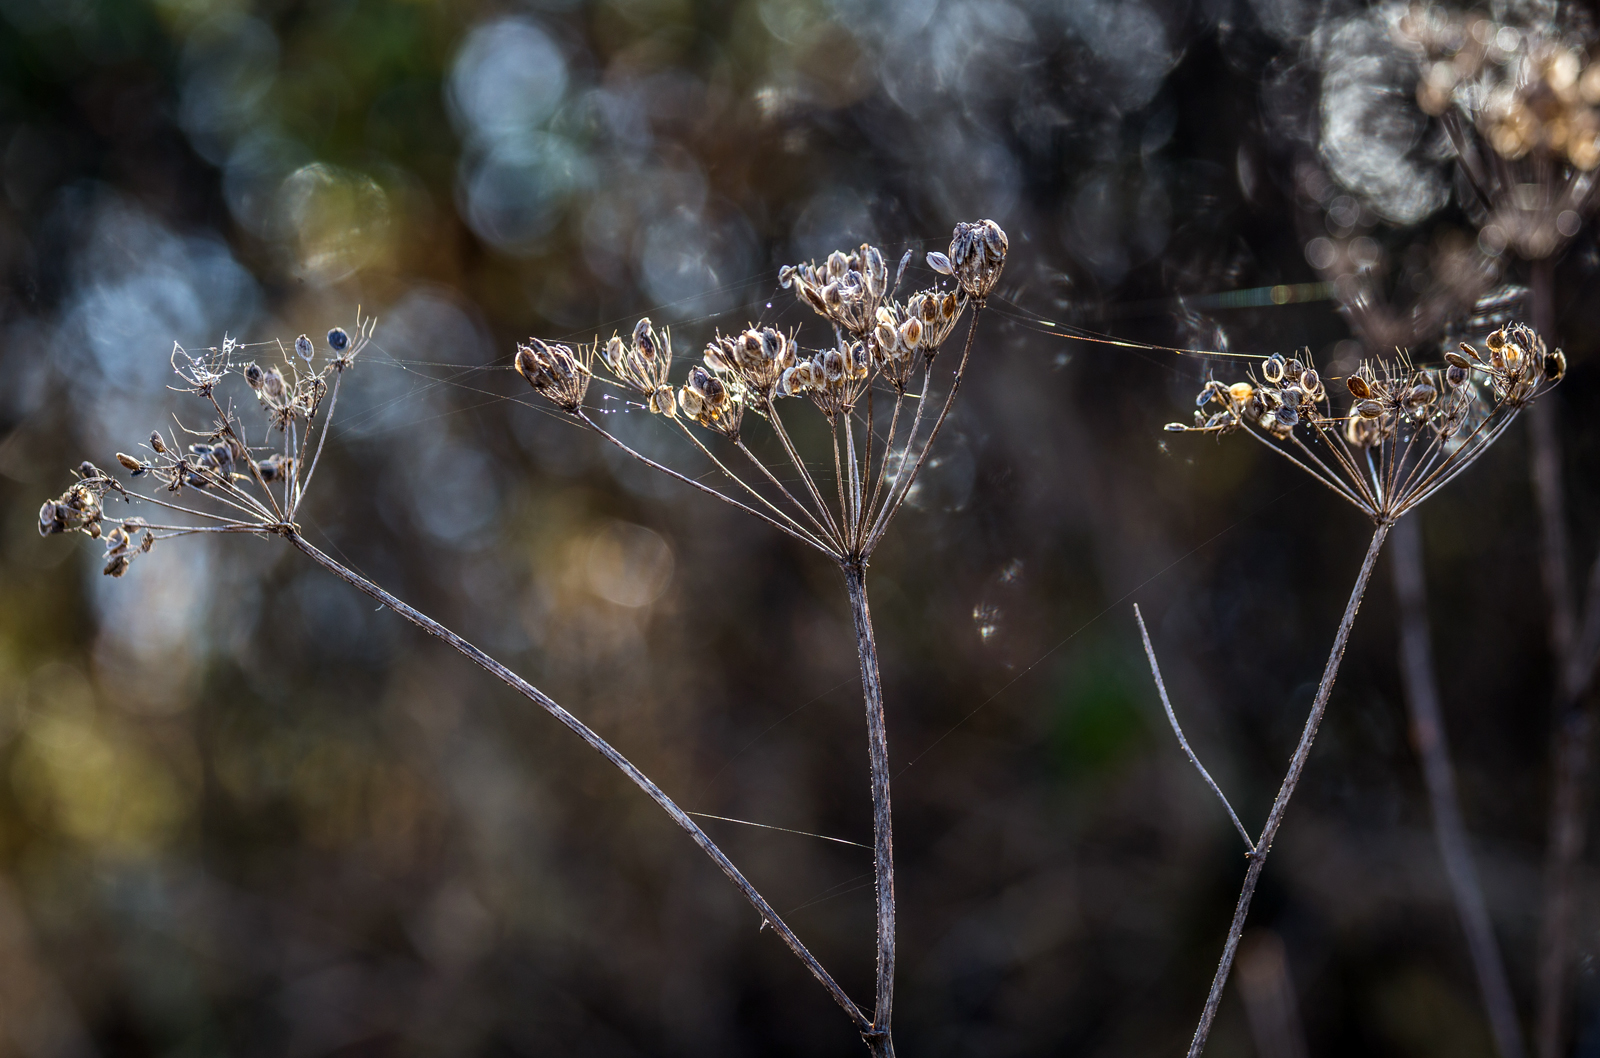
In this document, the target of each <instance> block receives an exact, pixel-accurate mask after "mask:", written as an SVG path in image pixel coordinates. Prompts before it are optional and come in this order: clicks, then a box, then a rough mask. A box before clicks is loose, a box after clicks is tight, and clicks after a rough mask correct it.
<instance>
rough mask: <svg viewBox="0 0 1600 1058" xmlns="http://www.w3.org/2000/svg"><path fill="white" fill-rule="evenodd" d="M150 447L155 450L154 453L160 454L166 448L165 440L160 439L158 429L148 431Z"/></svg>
mask: <svg viewBox="0 0 1600 1058" xmlns="http://www.w3.org/2000/svg"><path fill="white" fill-rule="evenodd" d="M150 447H151V448H152V449H154V450H155V453H156V455H161V454H162V453H163V452H165V451H166V450H167V442H165V441H163V440H162V439H161V431H160V430H151V431H150Z"/></svg>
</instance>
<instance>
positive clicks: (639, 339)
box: [601, 316, 672, 400]
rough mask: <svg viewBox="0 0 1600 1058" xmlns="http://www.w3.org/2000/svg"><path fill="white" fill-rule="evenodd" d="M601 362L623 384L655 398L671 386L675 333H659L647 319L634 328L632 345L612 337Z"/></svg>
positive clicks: (636, 391)
mask: <svg viewBox="0 0 1600 1058" xmlns="http://www.w3.org/2000/svg"><path fill="white" fill-rule="evenodd" d="M601 358H602V359H603V360H604V361H605V365H606V367H607V368H609V369H610V370H611V373H612V374H613V375H615V376H616V377H617V380H618V381H619V382H621V383H623V384H624V385H626V386H627V387H628V388H630V389H632V390H633V391H634V392H635V393H638V394H639V395H640V396H641V397H644V398H645V399H646V400H649V399H650V396H651V394H653V393H655V392H656V391H657V390H658V389H660V388H661V387H662V386H665V385H666V384H667V373H668V371H669V370H670V369H671V367H672V332H671V331H669V330H665V329H663V330H661V331H659V332H658V331H657V330H656V329H655V327H654V326H652V325H651V323H650V317H648V316H646V317H644V318H643V319H641V320H640V321H639V322H638V323H637V324H635V325H634V328H633V334H632V335H631V336H630V338H629V340H628V341H626V342H624V341H623V340H622V339H621V338H619V337H617V336H616V335H612V336H611V338H610V339H609V340H608V341H607V342H606V344H605V347H604V349H603V350H602V352H601Z"/></svg>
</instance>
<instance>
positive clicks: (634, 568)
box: [586, 522, 673, 607]
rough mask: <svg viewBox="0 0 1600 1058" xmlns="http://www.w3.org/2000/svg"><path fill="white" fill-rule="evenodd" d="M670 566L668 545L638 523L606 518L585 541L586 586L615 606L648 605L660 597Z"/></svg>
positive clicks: (669, 576) (664, 590) (665, 588)
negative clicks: (586, 551)
mask: <svg viewBox="0 0 1600 1058" xmlns="http://www.w3.org/2000/svg"><path fill="white" fill-rule="evenodd" d="M672 567H673V560H672V546H671V545H670V544H668V543H667V542H666V541H665V540H663V539H662V538H661V536H660V535H659V534H657V533H655V532H653V531H651V530H649V529H646V528H645V527H644V526H642V525H634V524H632V523H631V522H608V523H607V524H606V525H605V527H604V528H602V529H601V530H600V531H599V532H598V533H596V534H595V535H594V538H593V539H592V540H590V542H589V559H588V562H587V564H586V572H587V573H588V578H589V587H590V589H591V590H593V591H594V593H595V594H596V595H598V596H600V597H601V598H602V599H605V600H607V601H608V602H614V603H616V604H617V605H618V606H628V607H638V606H648V605H649V604H650V603H653V602H655V601H656V600H657V599H659V598H661V596H662V595H663V594H665V592H666V590H667V587H668V585H670V584H671V583H672Z"/></svg>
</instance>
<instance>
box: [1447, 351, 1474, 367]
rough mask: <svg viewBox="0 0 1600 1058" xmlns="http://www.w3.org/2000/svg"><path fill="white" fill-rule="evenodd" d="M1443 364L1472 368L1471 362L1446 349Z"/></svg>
mask: <svg viewBox="0 0 1600 1058" xmlns="http://www.w3.org/2000/svg"><path fill="white" fill-rule="evenodd" d="M1444 362H1445V363H1447V364H1449V365H1450V366H1451V367H1459V368H1469V367H1471V366H1472V361H1470V360H1468V359H1467V358H1466V357H1464V356H1462V355H1461V354H1460V353H1458V352H1455V351H1454V350H1448V349H1447V350H1446V351H1445V354H1444Z"/></svg>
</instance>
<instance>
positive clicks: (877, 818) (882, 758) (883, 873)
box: [844, 562, 895, 1058]
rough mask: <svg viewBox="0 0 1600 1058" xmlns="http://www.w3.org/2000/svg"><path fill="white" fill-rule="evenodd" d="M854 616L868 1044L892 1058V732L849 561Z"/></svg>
mask: <svg viewBox="0 0 1600 1058" xmlns="http://www.w3.org/2000/svg"><path fill="white" fill-rule="evenodd" d="M844 582H845V587H846V589H847V590H848V592H849V594H850V615H851V617H852V618H853V619H854V621H855V628H856V653H857V654H858V655H859V657H860V659H861V692H862V696H863V698H864V699H865V700H866V707H867V753H868V756H869V757H870V759H871V766H872V852H873V872H874V874H875V876H876V880H877V893H878V994H877V1006H876V1008H875V1009H874V1011H873V1015H872V1031H871V1032H870V1033H864V1034H863V1035H864V1036H865V1038H866V1041H867V1046H868V1047H870V1048H871V1049H872V1053H873V1054H874V1055H878V1056H880V1058H891V1056H892V1055H893V1054H894V1041H893V1037H892V1036H891V1034H890V1025H891V1022H892V1019H893V1013H894V955H895V953H894V937H895V934H894V829H893V825H892V822H893V820H892V815H891V812H890V805H889V734H888V728H887V726H886V725H885V723H884V718H883V683H882V680H881V679H880V678H879V674H878V646H877V642H876V641H875V640H874V638H873V635H872V613H871V611H870V610H869V609H868V608H867V582H866V567H865V566H864V565H863V564H862V563H860V562H855V563H847V564H846V565H845V566H844Z"/></svg>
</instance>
